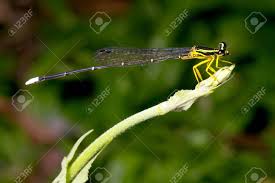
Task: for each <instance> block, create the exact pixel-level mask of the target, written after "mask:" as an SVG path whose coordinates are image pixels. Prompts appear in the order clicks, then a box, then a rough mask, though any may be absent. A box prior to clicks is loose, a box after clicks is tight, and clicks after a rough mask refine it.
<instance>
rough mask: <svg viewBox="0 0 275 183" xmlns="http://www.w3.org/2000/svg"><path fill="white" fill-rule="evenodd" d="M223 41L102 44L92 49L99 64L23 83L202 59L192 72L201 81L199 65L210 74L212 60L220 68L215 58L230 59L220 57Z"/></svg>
mask: <svg viewBox="0 0 275 183" xmlns="http://www.w3.org/2000/svg"><path fill="white" fill-rule="evenodd" d="M228 54H229V52H228V50H226V44H225V43H224V42H221V43H219V46H218V48H208V47H204V46H193V47H185V48H145V49H140V48H103V49H99V50H97V52H96V55H95V60H96V61H97V62H98V63H99V64H100V65H99V66H92V67H88V68H83V69H78V70H73V71H69V72H63V73H58V74H54V75H49V76H41V77H35V78H32V79H30V80H28V81H27V82H26V85H29V84H33V83H37V82H41V81H45V80H51V79H56V78H60V77H65V76H68V75H71V74H76V73H80V72H86V71H94V70H99V69H105V68H110V67H127V66H139V65H145V64H149V63H159V62H162V61H166V60H173V59H179V60H189V59H199V60H202V61H200V62H199V63H198V64H196V65H194V66H193V72H194V75H195V77H196V80H197V81H198V82H200V81H202V80H203V78H202V75H201V73H200V71H199V69H198V67H199V66H201V65H206V69H205V71H206V73H207V74H208V75H209V76H213V74H214V73H215V72H216V70H215V69H214V68H213V63H215V67H216V68H220V66H219V62H224V63H228V64H231V62H228V61H225V60H221V59H220V58H221V57H223V56H226V55H228ZM211 72H212V73H211Z"/></svg>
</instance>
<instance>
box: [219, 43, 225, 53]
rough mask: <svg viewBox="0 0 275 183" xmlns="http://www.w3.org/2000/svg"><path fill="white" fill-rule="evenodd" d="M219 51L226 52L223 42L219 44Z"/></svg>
mask: <svg viewBox="0 0 275 183" xmlns="http://www.w3.org/2000/svg"><path fill="white" fill-rule="evenodd" d="M219 50H221V51H224V50H226V44H225V42H221V43H219Z"/></svg>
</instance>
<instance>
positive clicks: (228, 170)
mask: <svg viewBox="0 0 275 183" xmlns="http://www.w3.org/2000/svg"><path fill="white" fill-rule="evenodd" d="M100 12H105V13H100ZM183 12H185V13H186V15H187V16H186V17H184V18H182V19H179V17H180V14H181V13H183ZM253 12H254V13H253ZM257 12H261V14H260V13H257ZM22 17H23V18H22ZM274 20H275V1H271V0H266V1H256V0H252V1H248V0H246V1H237V0H231V1H219V0H210V1H199V0H192V1H191V0H187V1H182V0H161V1H145V0H140V1H131V0H113V1H111V0H102V1H88V0H79V1H77V0H67V1H65V0H64V1H54V0H50V1H34V0H17V1H8V0H2V1H0V21H1V24H0V30H1V33H0V41H1V43H0V51H1V55H0V60H1V62H0V68H1V72H0V77H1V79H0V114H1V116H0V142H1V149H0V177H1V178H0V182H50V181H51V180H53V178H54V177H55V176H56V175H57V173H58V172H59V170H60V163H61V160H62V158H63V157H64V156H65V155H66V154H67V153H68V152H69V150H70V148H71V147H72V145H73V144H74V142H75V141H76V140H77V139H78V138H79V137H80V136H81V135H82V134H84V133H85V132H86V131H88V130H89V129H94V132H93V134H92V136H91V137H90V138H88V139H87V140H85V142H84V143H83V144H82V145H81V148H85V147H86V146H87V145H88V144H89V143H90V142H92V140H93V139H95V138H96V137H97V136H98V135H100V134H101V133H103V132H104V131H106V130H107V129H109V128H110V127H112V126H113V125H115V124H116V123H118V122H119V121H121V120H122V119H124V118H126V117H128V116H130V115H132V114H134V113H136V112H139V111H141V110H143V109H146V108H148V107H150V106H153V105H156V104H158V103H159V102H161V101H164V100H166V99H167V97H168V96H169V95H171V94H173V93H174V92H175V91H176V90H178V89H192V88H194V86H195V85H196V80H195V78H194V76H193V73H192V66H193V65H194V64H195V63H196V61H190V62H178V61H168V62H165V63H161V64H152V65H148V66H144V67H131V68H114V69H106V70H100V71H95V72H89V73H82V74H79V75H77V76H69V77H66V78H64V79H58V80H52V81H47V82H43V83H40V84H36V85H31V86H25V85H24V83H25V81H26V80H27V79H29V78H31V77H35V76H40V75H44V74H53V73H57V72H64V71H68V70H72V69H78V68H83V67H89V66H91V65H93V64H95V62H94V59H93V56H94V53H95V51H96V50H97V49H99V48H103V47H140V48H147V47H189V46H193V45H204V46H208V47H214V48H215V47H217V45H218V43H219V42H221V41H225V42H226V43H227V44H228V50H229V51H230V53H231V55H230V56H227V57H226V58H225V59H226V60H229V61H231V62H233V63H235V64H236V68H235V75H234V77H233V79H231V80H230V81H229V82H227V83H226V84H225V85H224V86H222V87H221V88H219V89H218V90H216V92H215V93H213V94H211V95H210V96H208V97H206V98H203V99H200V100H199V101H198V102H196V103H195V104H194V105H193V106H192V107H191V109H190V110H188V111H187V112H179V113H177V112H174V113H169V114H167V115H165V116H162V117H159V118H156V119H152V120H149V121H146V122H145V123H143V124H141V125H139V126H137V127H135V128H133V129H131V130H129V131H127V132H126V133H125V134H123V135H122V136H120V137H119V138H117V139H115V140H114V142H113V143H111V144H110V145H109V146H108V147H107V148H106V149H105V150H104V151H103V153H102V154H101V155H100V156H99V157H98V159H97V160H96V161H95V163H94V165H93V167H92V168H91V170H90V172H91V177H93V175H94V174H95V173H96V172H100V173H102V174H103V179H102V180H94V182H103V181H104V180H107V179H109V177H110V179H109V180H108V182H110V183H117V182H125V183H128V182H129V183H130V182H171V183H178V182H189V183H195V182H196V183H197V182H199V183H205V182H209V183H218V182H224V183H235V182H245V181H247V182H257V181H258V183H259V182H260V183H261V182H263V181H262V180H261V178H265V182H269V183H272V182H275V178H274V176H275V171H274V170H275V158H274V157H275V141H274V139H275V125H274V119H275V116H274V109H275V102H274V101H275V95H274V90H275V88H274V86H275V77H274V76H272V74H273V73H274V61H275V60H274V55H273V53H274V51H275V49H274V42H275V38H274V32H275V26H274ZM101 21H102V22H101ZM245 21H246V22H247V23H246V24H245ZM101 23H103V24H101ZM245 25H247V26H245ZM100 28H101V30H100ZM167 30H169V31H170V32H171V33H170V34H169V35H167V32H166V31H167ZM96 31H98V32H96ZM202 70H203V69H202ZM106 91H107V94H106ZM108 91H109V93H108ZM12 104H13V105H12ZM185 165H186V166H187V167H188V168H186V169H184V168H183V167H184V166H185ZM98 167H100V168H98ZM253 167H256V168H253ZM246 175H247V179H246V178H245V177H246Z"/></svg>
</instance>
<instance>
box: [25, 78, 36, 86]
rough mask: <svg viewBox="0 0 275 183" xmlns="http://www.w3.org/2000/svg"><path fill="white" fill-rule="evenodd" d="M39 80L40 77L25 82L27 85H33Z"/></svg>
mask: <svg viewBox="0 0 275 183" xmlns="http://www.w3.org/2000/svg"><path fill="white" fill-rule="evenodd" d="M38 81H39V77H35V78H31V79H29V80H28V81H27V82H26V83H25V85H31V84H33V83H37V82H38Z"/></svg>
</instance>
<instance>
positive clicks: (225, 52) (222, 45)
mask: <svg viewBox="0 0 275 183" xmlns="http://www.w3.org/2000/svg"><path fill="white" fill-rule="evenodd" d="M226 47H227V46H226V43H225V42H220V43H219V53H220V54H221V55H223V56H225V55H229V51H228V50H226Z"/></svg>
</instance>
